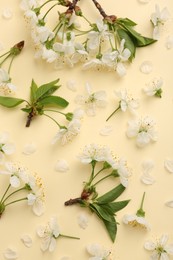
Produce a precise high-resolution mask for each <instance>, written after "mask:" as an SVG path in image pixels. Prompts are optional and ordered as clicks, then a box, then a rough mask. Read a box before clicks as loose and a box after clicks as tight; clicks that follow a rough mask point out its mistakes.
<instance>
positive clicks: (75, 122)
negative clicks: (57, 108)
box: [52, 109, 83, 145]
mask: <svg viewBox="0 0 173 260" xmlns="http://www.w3.org/2000/svg"><path fill="white" fill-rule="evenodd" d="M82 117H83V110H81V109H76V110H75V111H74V113H73V118H72V120H71V121H70V123H69V124H68V126H67V127H64V128H61V129H60V130H59V131H58V133H57V134H56V135H55V137H54V138H53V140H52V144H55V143H56V142H57V141H59V140H60V141H61V144H62V145H65V144H67V143H68V142H70V141H71V140H72V139H73V138H74V137H75V136H76V135H78V134H79V133H80V128H81V119H82Z"/></svg>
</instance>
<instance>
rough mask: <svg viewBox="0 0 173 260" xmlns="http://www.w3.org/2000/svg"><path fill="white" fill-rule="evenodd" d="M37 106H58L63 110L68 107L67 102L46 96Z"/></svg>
mask: <svg viewBox="0 0 173 260" xmlns="http://www.w3.org/2000/svg"><path fill="white" fill-rule="evenodd" d="M39 104H41V105H43V106H58V107H62V108H65V107H67V106H68V104H69V103H68V101H67V100H65V99H64V98H62V97H59V96H46V97H44V98H43V99H41V100H40V101H39Z"/></svg>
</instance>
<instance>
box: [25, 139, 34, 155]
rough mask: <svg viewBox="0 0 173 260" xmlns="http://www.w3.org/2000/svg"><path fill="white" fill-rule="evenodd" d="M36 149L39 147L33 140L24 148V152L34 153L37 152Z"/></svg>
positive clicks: (27, 153)
mask: <svg viewBox="0 0 173 260" xmlns="http://www.w3.org/2000/svg"><path fill="white" fill-rule="evenodd" d="M36 149H37V146H36V144H35V143H33V142H31V143H28V144H26V145H25V146H24V148H23V154H25V155H30V154H33V153H35V151H36Z"/></svg>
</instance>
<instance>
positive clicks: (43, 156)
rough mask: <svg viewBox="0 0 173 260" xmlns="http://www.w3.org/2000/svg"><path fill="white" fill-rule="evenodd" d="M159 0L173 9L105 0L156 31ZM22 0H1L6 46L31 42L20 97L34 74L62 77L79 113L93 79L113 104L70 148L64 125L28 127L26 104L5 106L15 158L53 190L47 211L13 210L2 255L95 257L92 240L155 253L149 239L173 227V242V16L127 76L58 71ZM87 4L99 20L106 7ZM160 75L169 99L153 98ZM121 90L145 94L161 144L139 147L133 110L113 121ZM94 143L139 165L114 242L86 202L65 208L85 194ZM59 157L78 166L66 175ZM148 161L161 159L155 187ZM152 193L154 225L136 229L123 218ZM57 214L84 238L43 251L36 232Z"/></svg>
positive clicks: (87, 123) (1, 116) (17, 64)
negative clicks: (39, 51) (79, 100)
mask: <svg viewBox="0 0 173 260" xmlns="http://www.w3.org/2000/svg"><path fill="white" fill-rule="evenodd" d="M87 2H88V6H87ZM156 2H157V3H158V4H159V5H160V7H161V8H163V7H165V6H167V8H168V10H169V12H170V14H171V15H173V1H172V0H164V1H163V0H157V1H154V0H151V1H150V3H149V4H140V3H139V2H138V1H137V0H130V1H125V0H122V1H115V0H107V1H103V0H101V1H100V3H101V4H102V5H103V7H104V8H105V10H106V12H107V13H109V14H116V15H117V16H118V17H128V18H130V19H132V20H134V21H136V22H137V23H138V26H137V27H136V29H137V30H138V31H140V32H141V33H142V34H143V35H145V36H149V37H150V36H151V34H152V29H151V25H150V22H149V19H150V14H151V13H152V12H153V11H154V9H155V4H156ZM19 3H20V1H19V0H17V1H6V0H1V1H0V41H1V42H3V45H4V47H5V50H8V49H9V48H10V47H11V46H13V44H15V43H17V42H19V41H21V40H24V41H25V48H24V50H23V51H22V53H21V54H20V56H18V57H17V58H16V59H15V61H14V64H13V67H12V72H11V75H12V78H13V83H14V84H15V85H17V87H18V90H17V94H16V96H17V97H21V98H26V99H27V98H28V96H29V86H30V82H31V79H32V78H33V79H35V81H36V82H37V83H38V84H40V85H41V84H43V83H45V82H49V81H51V80H54V79H55V78H60V83H61V85H62V87H61V88H60V89H59V90H58V94H59V95H62V96H63V97H64V98H66V99H67V100H69V101H70V105H69V106H68V107H67V109H66V111H72V110H73V109H74V108H75V107H76V104H75V102H74V98H75V96H76V95H77V94H84V92H85V90H84V86H85V83H86V82H89V83H90V84H91V85H92V87H93V89H94V91H98V90H105V91H106V92H107V95H108V101H109V103H108V106H107V107H106V108H105V109H98V110H97V114H96V116H95V117H87V116H84V119H83V123H82V128H81V133H80V134H79V135H78V136H77V137H76V138H74V140H73V141H72V142H71V143H69V144H67V145H65V146H61V145H60V144H55V145H54V146H52V145H51V144H50V142H51V140H52V138H53V136H54V135H55V134H56V132H57V126H56V125H55V124H54V123H53V122H51V121H49V119H47V118H46V117H45V118H42V117H40V118H38V119H36V120H35V121H34V122H33V123H32V125H31V127H30V128H25V120H26V118H25V114H24V113H23V112H20V111H19V109H18V108H16V109H13V110H10V111H9V110H7V109H5V108H2V107H0V122H1V123H0V132H2V131H8V132H9V133H10V139H11V141H13V142H14V143H15V144H16V148H17V149H16V153H15V154H14V155H13V156H11V157H10V158H11V159H12V160H14V161H20V162H21V163H22V164H23V165H25V166H26V167H28V168H29V169H30V170H31V171H34V172H37V173H38V175H39V176H41V178H42V179H43V183H44V186H45V194H46V212H45V214H44V215H43V216H41V217H37V216H35V215H34V214H33V213H32V211H31V208H30V207H27V206H26V205H25V204H24V203H20V204H16V205H14V206H11V207H9V208H8V209H7V210H6V212H5V214H4V215H3V216H2V218H1V219H0V260H1V259H3V252H4V250H5V249H6V248H7V247H8V246H15V247H16V248H17V251H18V252H19V258H18V259H19V260H41V259H43V260H59V259H61V257H63V256H69V257H70V259H72V260H87V259H89V255H88V254H87V252H86V249H85V248H86V245H88V244H90V243H94V242H97V243H99V244H101V245H104V246H105V247H106V248H110V250H112V260H116V259H117V260H127V259H129V260H147V259H149V253H148V252H147V251H146V250H145V249H144V248H143V244H144V242H145V241H146V240H147V239H154V240H155V238H156V237H160V235H162V234H165V233H166V234H168V235H169V242H170V243H171V242H173V224H172V220H173V209H171V208H168V207H166V206H165V204H164V203H165V202H166V201H167V200H170V199H173V188H172V187H173V175H171V174H170V173H168V172H167V171H166V170H165V169H164V160H165V159H166V158H170V159H173V138H172V133H173V121H172V120H173V116H172V115H173V112H172V111H173V79H172V78H173V75H172V67H173V49H171V50H167V49H166V47H165V41H166V38H167V36H168V35H172V34H173V27H172V17H171V19H170V20H169V21H168V22H167V23H166V24H165V26H164V27H163V30H162V31H161V37H160V40H159V41H158V42H157V43H155V44H153V45H152V46H148V47H145V48H141V49H137V53H136V58H135V59H134V61H133V63H132V64H131V65H130V66H129V68H128V70H127V75H126V76H125V77H124V78H121V79H119V78H118V77H117V76H116V74H115V73H113V72H110V73H109V72H108V73H106V72H104V73H99V72H96V71H92V72H91V71H81V69H80V67H76V68H74V69H63V70H61V71H57V70H55V69H53V67H52V66H51V65H50V64H46V63H45V62H43V61H40V60H35V59H34V48H33V44H32V40H31V39H30V31H29V28H28V27H27V26H26V23H25V21H24V18H23V13H22V11H21V10H20V9H19ZM127 3H128V4H127ZM81 6H82V7H83V8H84V9H85V12H86V13H88V16H89V17H93V19H96V17H97V16H98V13H97V11H96V9H94V7H93V4H92V2H91V1H89V0H88V1H83V0H81ZM6 7H10V8H11V10H12V11H13V17H12V19H9V20H5V19H3V18H2V16H1V14H2V11H3V9H4V8H6ZM145 60H150V61H151V62H152V63H153V71H152V73H150V74H148V75H145V74H142V73H141V72H140V71H139V67H140V65H141V63H142V62H143V61H145ZM154 77H162V78H163V81H164V84H163V97H162V98H161V99H157V98H148V97H146V96H145V95H144V93H143V92H142V88H143V87H144V86H145V83H146V82H149V81H150V80H152V79H153V78H154ZM70 79H72V80H75V81H76V85H77V89H78V91H77V92H72V91H70V90H69V89H68V88H67V87H66V82H67V80H70ZM118 88H127V89H129V90H130V92H131V93H132V94H133V95H134V97H138V98H139V99H140V108H139V110H138V113H139V114H140V115H142V116H143V115H149V116H151V117H152V118H154V119H155V121H156V126H157V129H158V133H159V137H158V141H157V142H156V143H153V144H149V145H148V146H146V147H145V148H143V149H139V148H137V147H136V145H135V140H130V139H128V138H127V137H126V135H125V131H126V127H127V121H128V120H129V119H131V116H130V114H129V113H128V112H127V113H122V112H119V113H117V115H115V116H114V117H112V118H111V120H110V121H109V122H108V123H106V122H105V119H106V118H107V116H108V115H109V114H110V113H111V112H112V111H113V109H114V108H115V106H116V104H117V103H116V101H115V100H116V97H115V95H114V90H115V89H118ZM106 125H111V126H112V127H113V132H112V133H111V134H110V135H109V136H105V137H104V136H101V135H100V134H99V131H100V129H102V128H103V127H104V126H106ZM29 142H34V143H36V144H37V150H36V152H35V153H34V154H32V155H29V156H26V155H24V154H23V153H22V151H23V148H24V145H25V144H26V143H29ZM92 142H95V143H98V144H104V145H105V144H106V145H108V146H109V147H110V148H111V150H112V151H113V152H114V153H115V154H117V155H118V156H119V157H125V158H126V160H127V162H128V165H129V167H130V168H131V169H132V176H131V178H130V180H129V187H128V188H127V189H126V191H125V192H124V193H123V194H122V196H121V199H131V202H130V203H129V205H128V206H127V207H126V208H124V209H123V210H122V211H120V212H119V213H118V214H117V220H118V222H119V223H120V225H119V226H118V233H117V238H116V241H115V243H114V244H113V243H112V242H111V240H110V239H109V237H108V235H107V232H106V230H105V228H104V226H103V225H102V223H101V222H100V220H99V219H98V218H97V217H96V216H95V215H92V214H91V213H90V212H87V211H85V209H81V208H80V207H78V206H72V207H65V206H64V201H66V200H67V199H69V198H71V197H76V196H78V195H80V192H81V190H82V182H83V181H84V180H87V176H88V169H89V167H87V166H85V165H82V164H81V163H80V162H79V160H78V159H77V155H78V154H79V152H80V151H81V150H82V149H83V147H84V146H85V145H86V144H90V143H92ZM58 159H66V160H67V161H68V163H69V166H70V170H69V171H67V172H66V173H58V172H55V170H54V165H55V163H56V161H57V160H58ZM146 159H152V160H153V161H154V163H155V167H154V169H153V171H152V176H153V177H154V178H155V180H156V182H155V183H154V184H153V185H149V186H146V185H144V184H143V183H141V181H140V176H141V163H142V162H143V160H146ZM7 179H8V178H7V176H0V195H1V194H2V193H3V190H4V189H5V187H6V185H7V183H8V180H7ZM107 185H108V189H109V188H110V187H112V186H113V184H112V182H111V181H110V182H107ZM144 191H145V192H146V198H145V203H144V209H145V211H146V218H147V220H148V221H149V223H150V224H151V231H144V230H139V229H133V228H131V227H129V226H126V225H124V224H123V223H122V216H123V215H124V214H125V213H127V214H128V213H132V214H133V213H135V212H136V210H137V209H138V207H139V203H140V200H141V197H142V194H143V192H144ZM82 212H84V213H86V214H87V216H88V219H89V224H88V227H87V228H86V229H85V230H83V229H81V228H80V227H79V225H78V223H77V217H78V215H79V214H80V213H82ZM52 215H56V216H57V219H58V223H59V226H60V229H61V231H62V233H64V234H69V235H74V236H78V237H80V240H70V239H69V240H68V239H58V241H57V248H56V250H55V251H54V252H53V253H52V254H51V253H49V252H46V253H43V252H42V251H41V250H40V239H39V238H38V237H37V235H36V232H35V230H36V227H37V226H38V225H39V224H45V223H46V222H47V221H48V220H49V218H50V217H51V216H52ZM24 233H28V234H30V235H31V236H32V238H33V246H32V247H31V248H26V247H25V246H24V245H23V244H22V242H21V240H20V236H21V235H22V234H24Z"/></svg>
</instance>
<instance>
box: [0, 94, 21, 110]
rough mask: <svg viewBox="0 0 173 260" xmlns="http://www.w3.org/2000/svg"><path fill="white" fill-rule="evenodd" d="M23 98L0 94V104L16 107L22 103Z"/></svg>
mask: <svg viewBox="0 0 173 260" xmlns="http://www.w3.org/2000/svg"><path fill="white" fill-rule="evenodd" d="M24 101H25V100H24V99H21V98H13V97H4V96H0V105H2V106H4V107H8V108H12V107H16V106H18V105H20V104H21V103H23V102H24Z"/></svg>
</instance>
